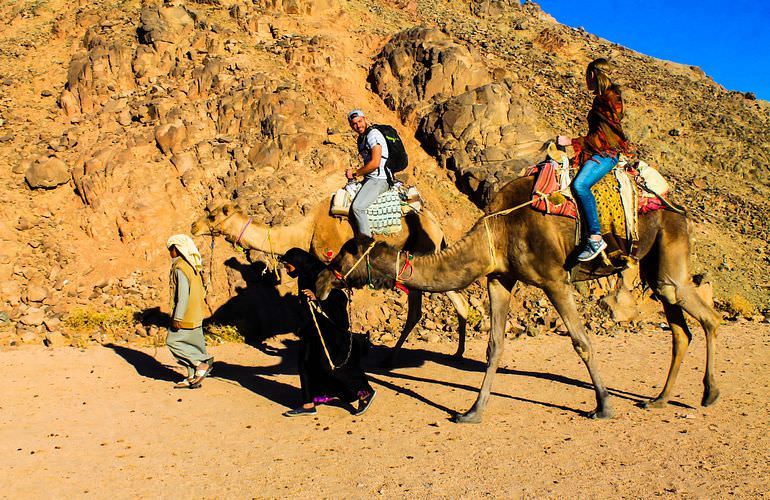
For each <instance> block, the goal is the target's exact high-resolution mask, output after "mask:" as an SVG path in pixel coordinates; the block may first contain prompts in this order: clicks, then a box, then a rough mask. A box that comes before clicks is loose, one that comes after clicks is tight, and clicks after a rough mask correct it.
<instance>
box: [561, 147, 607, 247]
mask: <svg viewBox="0 0 770 500" xmlns="http://www.w3.org/2000/svg"><path fill="white" fill-rule="evenodd" d="M617 164H618V157H617V156H601V155H594V156H592V157H591V159H590V160H588V161H587V162H585V163H584V164H583V167H582V168H581V169H580V171H579V172H578V174H577V175H576V176H575V179H574V180H573V181H572V193H573V194H574V195H575V198H576V199H577V201H578V203H579V204H580V208H581V209H582V211H583V216H584V217H585V221H586V226H587V227H588V234H589V235H593V234H599V235H601V234H602V230H601V226H600V225H599V213H598V212H597V210H596V199H595V198H594V194H593V193H592V192H591V186H593V185H594V184H596V183H597V182H599V181H600V180H601V178H602V177H604V176H605V175H607V172H609V171H610V170H612V169H613V167H614V166H615V165H617Z"/></svg>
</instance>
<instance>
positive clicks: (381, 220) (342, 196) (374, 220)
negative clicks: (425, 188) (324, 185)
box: [330, 184, 419, 234]
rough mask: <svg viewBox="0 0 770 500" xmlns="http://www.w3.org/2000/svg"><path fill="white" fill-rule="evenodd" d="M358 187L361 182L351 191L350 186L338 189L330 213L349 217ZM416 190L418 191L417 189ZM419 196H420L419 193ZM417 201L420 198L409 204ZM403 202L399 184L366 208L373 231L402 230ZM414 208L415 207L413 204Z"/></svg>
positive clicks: (388, 232) (393, 232)
mask: <svg viewBox="0 0 770 500" xmlns="http://www.w3.org/2000/svg"><path fill="white" fill-rule="evenodd" d="M358 188H360V184H359V185H357V186H356V187H355V188H351V189H350V191H349V190H348V189H349V188H345V189H339V190H337V191H336V192H335V193H334V194H333V195H332V199H331V208H330V214H331V215H333V216H335V217H345V218H347V217H348V215H349V212H350V204H351V203H352V201H353V197H354V196H355V193H357V192H358ZM351 191H352V193H351ZM414 191H415V193H416V190H414ZM417 197H418V198H419V193H418V194H417ZM408 201H409V200H408ZM417 202H419V199H418V200H417V201H416V202H415V201H409V204H410V206H412V205H413V203H417ZM402 204H403V203H402V196H401V194H400V189H399V187H398V186H393V187H391V188H390V189H388V190H387V191H385V192H384V193H382V194H381V195H380V196H378V197H377V199H376V200H374V203H372V204H371V205H369V208H367V209H366V214H367V216H368V217H369V225H370V226H371V229H372V233H373V234H396V233H399V232H401V229H402V226H401V217H402V213H403V212H402ZM412 209H414V207H413V206H412Z"/></svg>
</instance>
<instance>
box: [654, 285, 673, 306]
mask: <svg viewBox="0 0 770 500" xmlns="http://www.w3.org/2000/svg"><path fill="white" fill-rule="evenodd" d="M656 293H657V294H658V297H660V299H661V300H665V301H666V302H668V303H669V304H676V302H677V297H676V286H674V285H659V286H658V290H657V291H656Z"/></svg>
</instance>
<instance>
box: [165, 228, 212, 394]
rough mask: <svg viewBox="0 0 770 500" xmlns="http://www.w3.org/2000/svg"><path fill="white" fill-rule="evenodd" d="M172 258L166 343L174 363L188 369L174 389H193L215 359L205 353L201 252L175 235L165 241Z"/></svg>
mask: <svg viewBox="0 0 770 500" xmlns="http://www.w3.org/2000/svg"><path fill="white" fill-rule="evenodd" d="M166 248H168V252H169V256H170V257H171V273H170V274H169V285H170V294H171V324H170V325H169V329H168V335H167V336H166V345H167V346H168V348H169V350H170V351H171V354H173V355H174V358H176V360H177V362H178V363H179V364H180V365H182V366H184V367H186V368H187V378H185V379H184V380H182V381H181V382H179V383H177V384H176V385H174V388H176V389H182V388H187V387H189V388H190V389H196V388H198V387H200V386H201V383H202V382H203V379H204V378H206V377H207V376H208V375H209V373H210V372H211V368H212V367H213V364H214V358H213V357H212V356H209V354H208V353H207V352H206V339H205V338H204V336H203V315H204V313H205V310H206V304H205V303H204V301H203V299H204V297H205V295H206V292H205V290H204V289H203V280H202V279H201V271H202V269H203V266H202V259H201V254H200V252H198V247H196V246H195V243H194V242H193V240H192V238H190V237H189V236H187V235H186V234H175V235H174V236H172V237H171V238H169V239H168V242H167V243H166Z"/></svg>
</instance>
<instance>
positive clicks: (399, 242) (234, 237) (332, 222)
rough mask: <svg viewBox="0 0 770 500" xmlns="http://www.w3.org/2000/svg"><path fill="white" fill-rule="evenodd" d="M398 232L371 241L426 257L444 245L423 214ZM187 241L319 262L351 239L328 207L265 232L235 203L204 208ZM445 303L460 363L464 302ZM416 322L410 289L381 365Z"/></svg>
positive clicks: (458, 297)
mask: <svg viewBox="0 0 770 500" xmlns="http://www.w3.org/2000/svg"><path fill="white" fill-rule="evenodd" d="M402 222H403V223H404V224H403V229H402V230H401V232H400V233H397V234H394V235H390V236H379V235H378V236H377V238H381V239H382V240H383V241H386V242H387V243H388V245H390V246H392V247H393V248H398V249H404V250H407V251H409V252H414V253H422V254H429V253H433V252H436V251H438V250H439V249H441V248H443V247H445V246H446V242H445V240H444V232H443V230H442V229H441V226H440V225H439V224H438V222H437V221H436V219H435V217H434V216H433V215H432V214H431V213H429V212H428V210H426V209H424V208H423V209H422V210H421V211H419V212H410V213H407V214H406V215H405V216H404V217H403V220H402ZM191 233H192V234H193V236H201V235H204V234H210V235H212V236H217V235H221V236H223V237H224V238H225V239H226V240H228V241H230V242H232V243H233V244H238V245H240V246H242V247H243V248H248V249H252V250H259V251H261V252H265V253H271V254H277V255H283V254H284V253H285V252H286V251H288V250H289V249H290V248H293V247H299V248H308V249H310V251H311V252H312V253H313V254H315V255H316V256H317V257H318V258H320V259H321V260H324V261H327V260H329V258H330V256H331V255H336V253H337V252H338V251H339V249H340V248H341V247H342V245H343V244H344V243H345V242H346V241H348V240H349V239H350V238H352V237H353V230H352V228H351V226H350V224H349V223H348V221H347V220H344V219H340V218H338V217H332V216H331V215H329V206H328V203H324V202H321V203H319V204H318V205H316V206H315V207H314V208H313V209H311V211H310V213H309V214H308V216H306V217H304V218H303V219H302V220H301V221H299V222H298V223H297V224H294V225H291V226H280V227H268V226H265V225H263V224H259V223H256V222H254V221H253V220H252V218H251V217H248V216H247V215H245V214H244V213H243V212H242V211H241V210H240V209H239V208H238V207H237V206H236V205H235V204H233V203H229V202H228V203H224V204H222V205H219V206H215V207H211V208H208V207H207V208H206V213H205V215H203V216H202V217H201V218H200V219H198V220H197V221H195V222H194V223H193V224H192V227H191ZM446 296H447V298H448V299H449V300H450V301H451V302H452V305H453V306H454V308H455V310H456V311H457V331H458V337H459V338H458V345H457V351H456V352H455V354H454V356H455V357H458V358H461V357H462V355H463V353H464V352H465V333H466V324H467V317H468V303H467V301H466V300H465V298H464V297H463V296H462V294H460V293H457V292H456V291H447V292H446ZM421 317H422V291H419V290H416V291H415V292H413V293H410V294H409V295H408V298H407V316H406V322H405V323H404V327H403V329H402V330H401V335H400V337H399V339H398V341H397V342H396V345H395V347H394V348H393V349H392V350H391V352H390V354H389V356H388V358H387V359H386V363H388V364H392V363H393V362H394V360H395V357H396V355H397V354H398V351H399V350H400V349H401V346H402V345H403V344H404V342H405V341H406V339H407V337H408V336H409V333H410V332H411V331H412V329H414V327H415V325H416V324H417V323H418V322H419V321H420V318H421Z"/></svg>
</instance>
